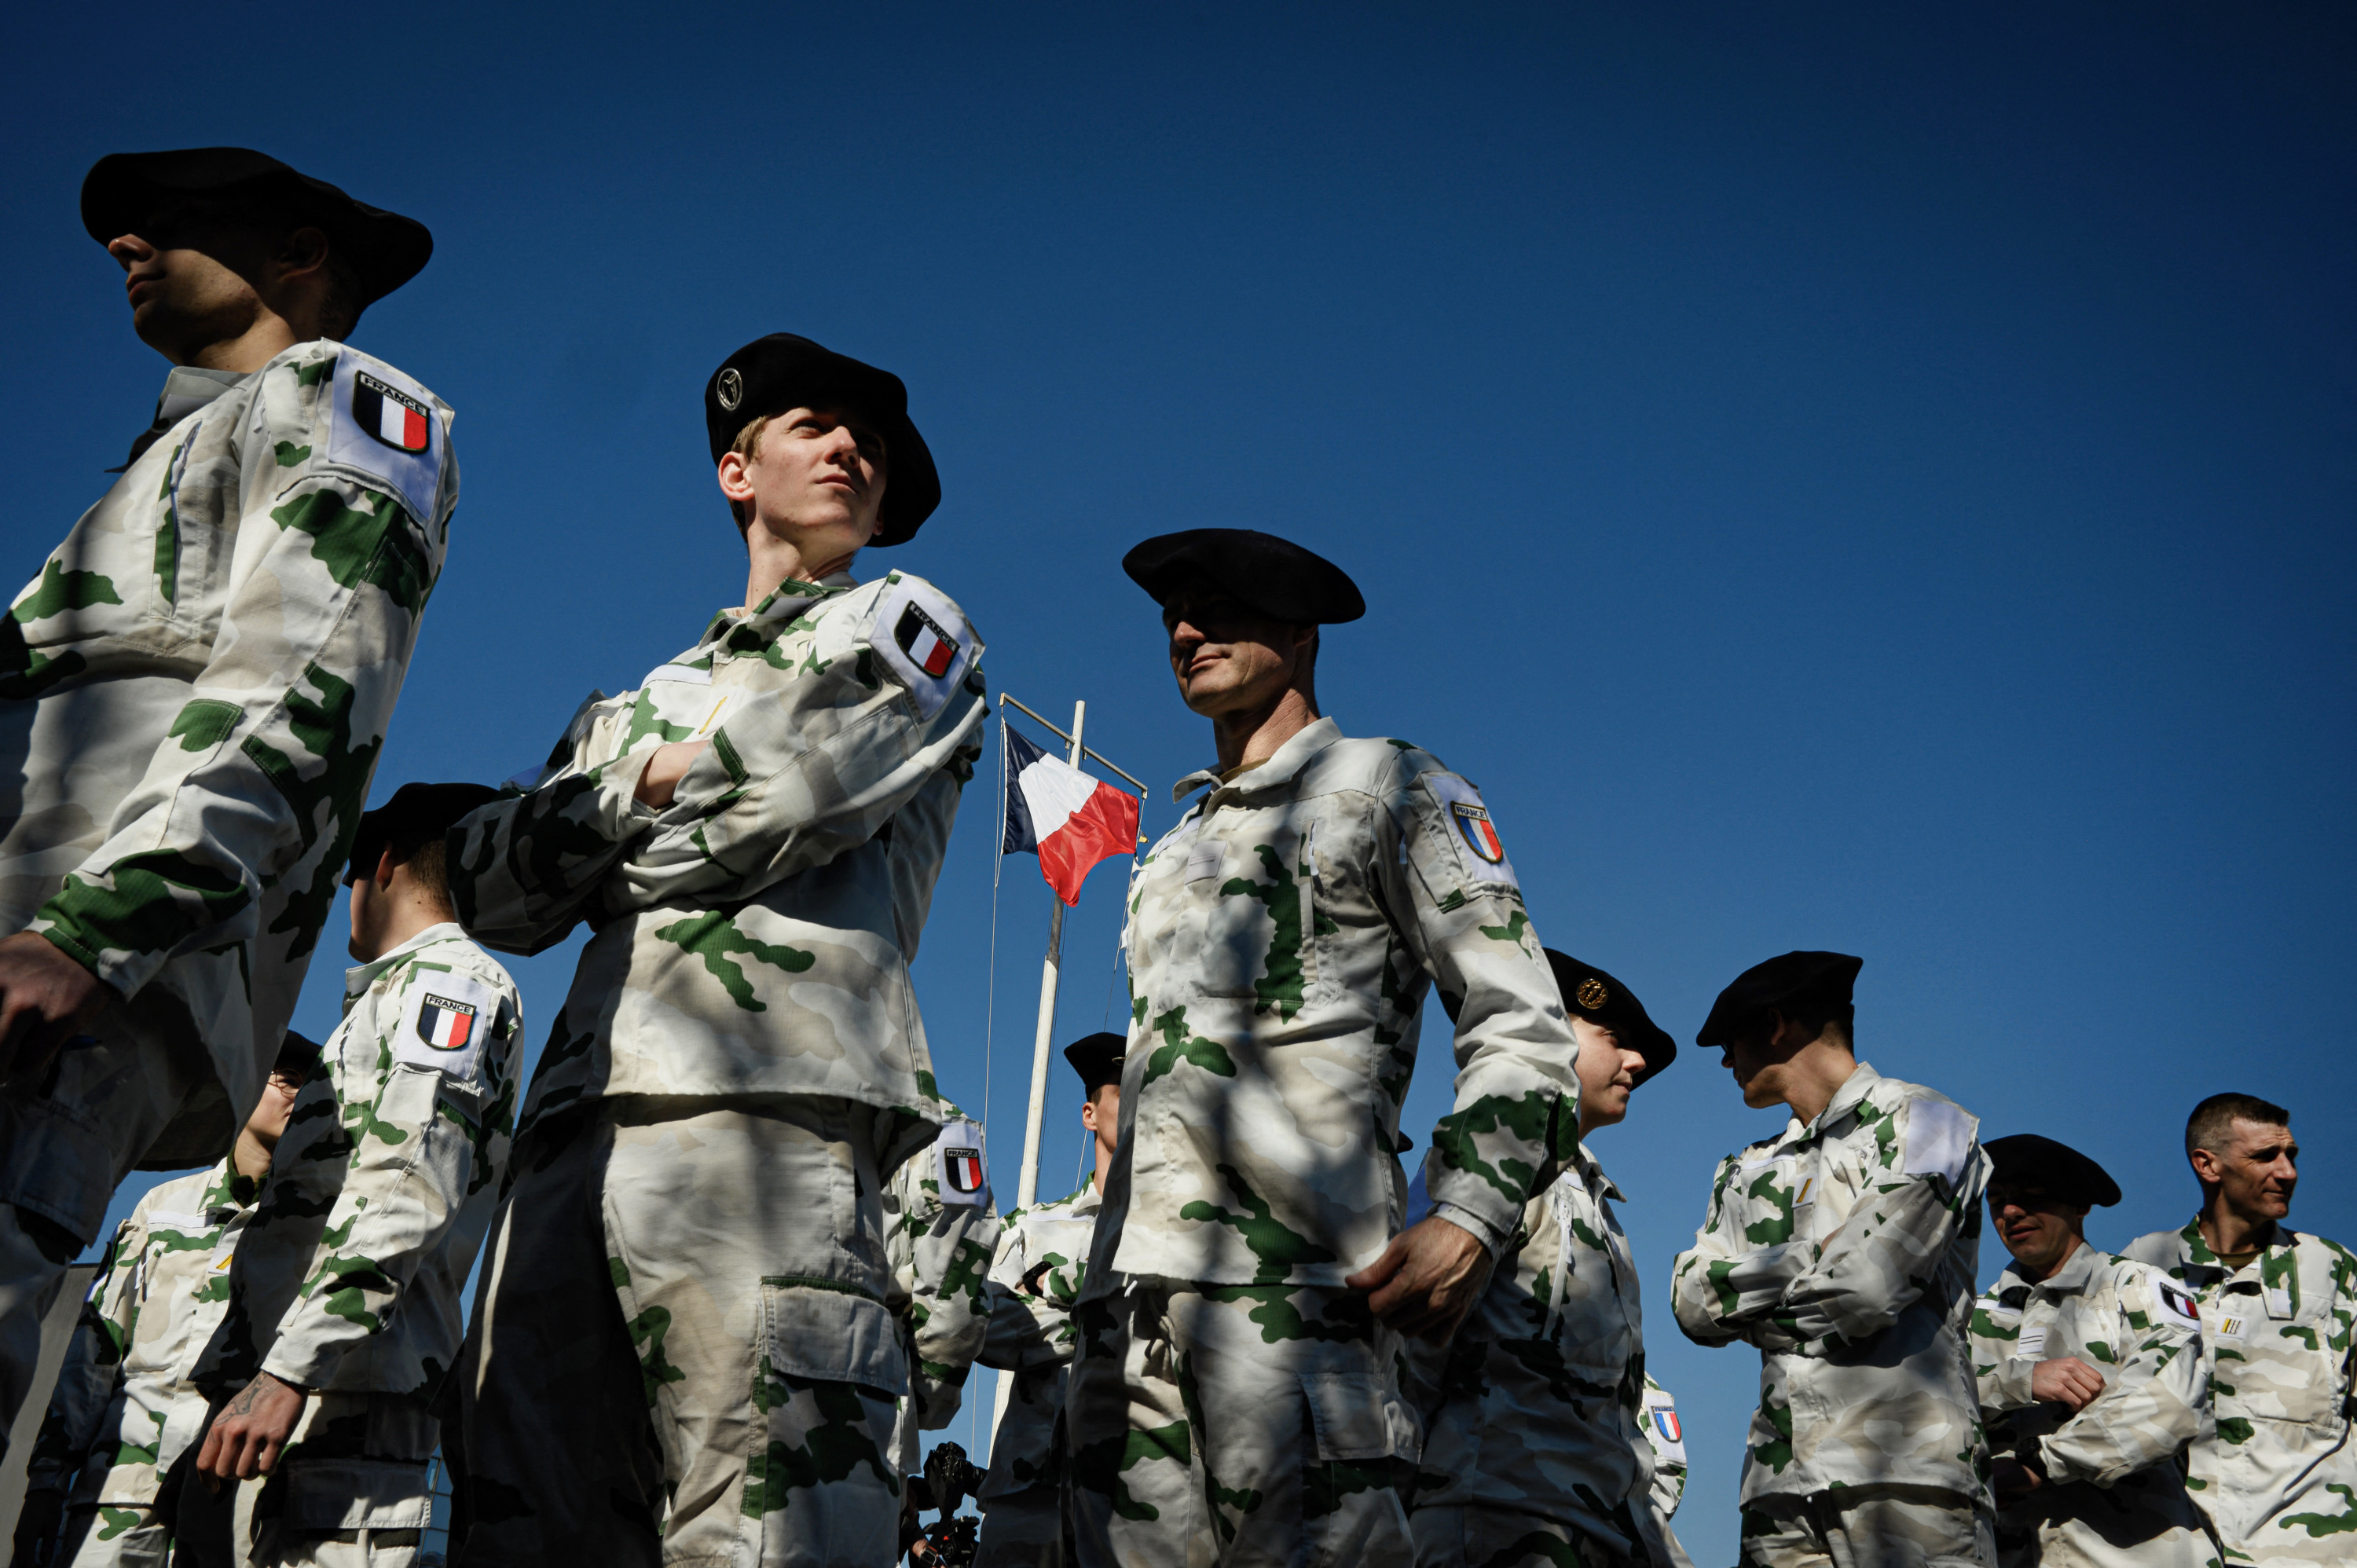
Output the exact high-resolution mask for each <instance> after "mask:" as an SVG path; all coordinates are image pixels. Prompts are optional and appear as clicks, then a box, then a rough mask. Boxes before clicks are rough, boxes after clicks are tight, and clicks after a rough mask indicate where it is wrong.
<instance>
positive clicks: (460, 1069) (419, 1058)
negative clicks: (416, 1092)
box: [393, 969, 500, 1083]
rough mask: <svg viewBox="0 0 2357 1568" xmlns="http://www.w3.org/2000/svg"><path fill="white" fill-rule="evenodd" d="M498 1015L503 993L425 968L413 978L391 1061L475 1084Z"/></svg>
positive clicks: (463, 976) (463, 977)
mask: <svg viewBox="0 0 2357 1568" xmlns="http://www.w3.org/2000/svg"><path fill="white" fill-rule="evenodd" d="M499 1015H500V999H499V995H498V993H496V992H494V991H493V990H492V989H491V988H490V986H488V985H486V984H484V983H482V982H481V981H479V980H477V979H475V978H474V977H473V976H472V975H466V974H457V973H454V972H451V971H449V970H444V969H421V970H419V971H418V972H416V973H415V974H414V975H412V976H411V977H410V981H409V999H408V1001H407V1003H406V1004H404V1006H403V1008H402V1017H401V1022H400V1024H399V1025H398V1026H396V1027H395V1028H394V1030H393V1060H394V1061H396V1062H399V1063H402V1064H403V1065H404V1066H408V1067H420V1068H430V1069H433V1070H434V1071H436V1072H438V1073H442V1074H444V1075H445V1076H446V1077H448V1078H450V1079H454V1080H456V1081H457V1082H460V1083H471V1082H472V1081H474V1079H475V1073H476V1069H477V1068H478V1067H479V1066H480V1065H481V1062H482V1059H483V1043H484V1041H485V1040H486V1039H488V1038H489V1037H490V1032H491V1029H492V1026H494V1025H495V1024H496V1023H497V1022H498V1021H499Z"/></svg>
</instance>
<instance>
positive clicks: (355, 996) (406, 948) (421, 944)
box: [344, 920, 467, 1007]
mask: <svg viewBox="0 0 2357 1568" xmlns="http://www.w3.org/2000/svg"><path fill="white" fill-rule="evenodd" d="M466 935H467V932H466V929H465V928H464V927H462V926H460V925H459V924H458V923H457V921H456V920H442V921H437V922H436V923H435V924H434V925H431V926H428V927H426V928H425V929H424V930H422V931H420V932H418V933H417V934H416V935H415V936H414V937H412V938H410V939H409V940H407V941H405V942H404V943H402V944H401V945H400V946H399V947H397V948H394V949H393V950H391V951H389V952H387V953H385V954H384V955H383V956H382V957H381V958H377V959H373V960H371V961H369V962H367V963H361V964H354V965H353V966H352V967H351V968H350V969H348V970H346V971H344V1005H345V1006H347V1007H349V1006H350V1005H351V1004H353V1003H354V1002H356V1001H358V1000H359V999H360V998H361V995H362V994H363V993H366V992H367V990H368V988H369V987H370V986H371V985H374V984H375V983H376V978H377V976H378V975H380V974H382V973H383V972H385V971H386V970H388V969H391V968H392V967H393V965H394V964H396V963H399V962H400V961H402V960H403V959H405V958H407V957H409V955H410V954H412V953H414V952H415V951H417V950H419V949H420V948H430V947H432V946H434V945H435V944H436V943H437V942H451V941H463V940H465V939H466Z"/></svg>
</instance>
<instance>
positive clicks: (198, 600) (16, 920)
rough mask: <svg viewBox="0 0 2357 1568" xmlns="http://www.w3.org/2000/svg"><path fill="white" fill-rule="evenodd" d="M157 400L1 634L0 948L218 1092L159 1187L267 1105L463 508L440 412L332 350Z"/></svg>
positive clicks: (216, 1150)
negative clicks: (379, 426) (151, 1024)
mask: <svg viewBox="0 0 2357 1568" xmlns="http://www.w3.org/2000/svg"><path fill="white" fill-rule="evenodd" d="M362 374H366V375H370V376H372V377H374V378H375V379H377V380H379V381H382V382H384V383H387V384H389V385H391V386H393V387H394V388H396V389H399V390H401V391H402V392H407V393H411V394H414V397H415V398H416V400H417V401H418V402H420V403H422V404H423V405H424V406H425V407H427V408H429V409H430V410H431V417H430V418H429V419H428V420H427V421H426V424H427V426H428V432H427V442H428V446H427V448H426V450H425V452H423V453H420V454H410V453H406V452H404V451H401V450H399V449H397V448H394V447H393V446H386V445H384V444H383V443H382V442H381V441H378V440H375V439H374V438H372V437H369V436H367V435H362V434H360V433H359V432H358V430H357V427H356V424H355V422H354V421H353V418H352V412H351V399H352V394H353V389H354V386H355V385H356V378H357V377H358V376H360V375H362ZM163 405H164V414H165V415H166V416H168V415H169V414H171V413H172V412H173V411H175V410H178V411H180V414H179V417H178V421H177V423H175V424H172V425H171V427H170V428H169V430H168V432H167V434H165V435H163V436H162V438H161V439H159V440H157V441H156V442H155V444H154V445H153V446H150V447H149V448H148V449H147V450H146V452H145V454H144V455H142V456H140V457H139V459H138V460H137V461H136V462H135V463H133V464H132V465H131V467H130V468H129V469H128V470H127V471H126V472H125V473H124V475H123V477H122V478H120V479H119V480H117V481H116V483H115V485H114V487H113V489H110V490H109V491H108V492H107V493H106V495H105V497H104V498H103V499H101V500H100V501H99V502H98V504H97V505H96V506H94V507H92V508H91V510H89V511H88V512H86V513H84V514H83V515H82V517H81V521H79V522H77V523H76V524H75V525H74V527H73V530H72V532H70V534H69V535H68V536H67V538H66V542H64V543H63V544H62V545H60V546H59V548H58V549H57V551H56V552H55V553H52V554H51V555H50V556H49V558H48V561H47V562H45V563H44V564H42V565H41V567H40V569H39V571H38V573H36V574H35V575H34V577H33V580H32V581H31V582H30V583H28V584H27V585H26V586H25V588H24V590H23V591H22V592H20V593H19V594H17V596H16V600H15V602H14V604H13V605H12V606H11V607H10V611H9V615H8V618H6V619H5V621H0V753H5V754H7V755H8V757H10V758H11V760H12V761H18V760H20V763H21V767H22V769H23V783H22V785H21V788H20V789H19V791H17V792H16V798H15V799H13V800H0V931H14V930H16V929H23V928H26V927H29V928H30V929H34V930H38V931H39V932H41V933H42V934H43V935H44V936H46V937H48V940H51V941H52V942H55V943H56V944H57V945H58V946H59V948H61V949H63V950H65V951H66V952H68V953H70V954H71V955H73V956H74V957H75V958H77V959H79V960H81V961H82V962H83V963H84V964H86V965H87V966H89V968H90V970H91V972H92V973H94V974H96V975H97V976H98V977H99V978H100V979H101V980H103V981H104V982H106V983H107V984H109V985H110V986H113V988H114V989H115V990H116V991H117V992H119V993H122V994H123V995H124V996H126V997H130V998H132V1000H133V1005H134V1006H135V1007H138V1006H145V1008H146V1009H147V1010H148V1011H150V1012H152V1013H153V1014H155V1015H156V1017H157V1018H159V1019H160V1020H164V1021H165V1023H166V1026H167V1032H169V1033H171V1034H173V1035H174V1036H176V1037H180V1038H185V1039H187V1040H188V1041H189V1042H190V1043H191V1045H192V1046H193V1045H194V1044H195V1043H196V1042H201V1043H202V1046H203V1048H204V1049H205V1050H207V1051H209V1052H210V1059H211V1067H212V1070H213V1072H214V1074H215V1075H216V1076H217V1077H218V1079H219V1080H220V1082H221V1086H222V1088H223V1089H224V1090H226V1094H225V1096H223V1097H219V1098H209V1099H208V1100H207V1101H205V1105H204V1108H203V1113H202V1115H201V1117H200V1119H199V1122H198V1124H194V1125H189V1124H186V1123H185V1122H184V1124H182V1125H180V1126H178V1127H176V1128H175V1129H174V1130H173V1131H172V1133H170V1134H169V1135H168V1136H167V1138H166V1139H165V1140H164V1141H163V1142H161V1143H159V1144H157V1145H156V1146H155V1147H154V1148H153V1149H152V1150H150V1151H149V1152H148V1153H147V1155H145V1157H144V1159H142V1160H141V1164H142V1165H145V1167H146V1168H149V1169H170V1168H172V1167H173V1166H175V1165H189V1164H194V1163H198V1162H199V1161H203V1160H210V1159H212V1158H214V1157H216V1156H218V1155H220V1154H221V1152H222V1151H223V1150H224V1149H225V1148H226V1147H227V1146H228V1144H229V1143H230V1141H231V1137H232V1136H233V1135H234V1133H235V1131H236V1128H237V1126H238V1124H239V1122H241V1121H242V1116H243V1113H244V1112H245V1111H246V1110H247V1109H249V1108H250V1107H252V1106H253V1104H254V1103H255V1102H256V1101H259V1100H260V1098H261V1095H262V1085H263V1080H264V1078H265V1077H266V1076H267V1074H268V1072H269V1068H270V1064H271V1061H272V1060H273V1059H274V1057H275V1056H276V1054H277V1051H278V1046H279V1041H280V1040H281V1038H282V1037H283V1036H285V1031H286V1023H287V1019H288V1018H289V1017H290V1016H291V1015H292V1014H293V1013H294V1010H295V998H296V993H297V992H299V991H300V990H301V989H302V984H303V975H304V972H305V970H306V969H307V967H308V966H309V963H310V959H311V953H312V950H313V948H314V947H315V945H316V944H317V940H318V935H319V930H320V928H321V927H322V926H323V925H324V924H325V923H326V921H327V918H328V907H329V905H330V904H332V903H333V901H334V899H335V897H336V890H337V877H338V875H339V874H340V873H341V872H342V870H343V868H344V861H345V858H346V855H347V854H348V853H349V851H350V845H351V838H352V833H353V831H354V828H355V826H356V825H357V823H358V822H359V819H360V814H361V808H362V806H363V805H364V803H365V801H366V800H367V796H368V789H369V779H370V775H371V773H372V772H373V771H374V770H375V768H376V761H377V757H378V754H379V752H380V751H381V750H382V746H383V745H384V733H385V726H386V725H387V723H388V722H389V721H390V720H391V718H392V716H393V700H394V698H396V697H397V696H399V695H400V693H401V682H402V677H403V674H404V671H406V669H407V667H408V663H409V656H410V652H411V650H413V649H414V647H415V645H416V641H417V630H418V623H419V618H420V617H421V616H422V615H423V614H424V612H425V601H426V598H427V596H429V595H430V594H431V593H432V592H433V589H434V585H435V581H436V577H437V576H438V575H440V573H441V569H442V562H443V557H444V553H445V551H446V549H447V544H448V528H449V519H450V511H451V509H452V507H453V506H454V505H456V503H457V495H458V470H457V463H456V462H455V461H454V460H453V459H452V457H451V455H450V446H449V430H450V421H451V414H450V411H449V409H448V408H447V406H445V405H444V404H443V403H441V402H440V401H439V400H438V399H436V398H435V397H434V396H433V394H432V393H430V392H425V389H423V388H421V387H418V386H416V384H415V383H414V382H413V381H409V380H408V378H406V377H404V376H403V375H402V374H401V373H400V372H399V371H395V370H393V369H392V368H391V367H390V366H387V365H385V364H383V363H382V362H381V361H379V360H373V359H371V358H370V357H369V356H368V355H366V354H363V353H361V351H360V350H358V349H351V348H348V347H346V346H344V345H342V344H339V343H334V342H328V341H319V342H312V343H303V344H298V345H296V347H294V348H292V349H287V350H285V352H284V353H281V354H279V355H278V356H277V357H276V358H275V359H274V360H271V361H270V362H269V363H268V364H267V365H265V366H264V367H263V368H262V369H261V370H260V371H255V372H253V374H251V375H246V376H232V375H229V374H226V373H224V372H218V371H199V370H185V369H184V370H176V371H173V372H172V373H171V375H170V376H169V377H168V378H167V381H166V385H165V392H164V398H163ZM0 771H5V772H14V771H16V768H14V767H12V768H6V769H0ZM106 1199H107V1193H106V1191H104V1190H101V1191H98V1192H96V1193H95V1194H93V1195H92V1197H91V1205H92V1208H91V1216H90V1218H89V1224H90V1225H91V1227H93V1228H94V1227H95V1226H96V1224H97V1223H98V1216H99V1215H102V1213H103V1212H104V1209H105V1207H106ZM55 1218H57V1219H59V1223H61V1224H66V1225H68V1227H69V1229H71V1228H73V1224H74V1219H70V1218H68V1217H65V1216H57V1217H55ZM76 1218H78V1217H76ZM85 1239H87V1238H85Z"/></svg>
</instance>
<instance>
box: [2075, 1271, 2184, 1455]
mask: <svg viewBox="0 0 2357 1568" xmlns="http://www.w3.org/2000/svg"><path fill="white" fill-rule="evenodd" d="M2127 1270H2132V1271H2133V1273H2127V1277H2123V1278H2121V1279H2120V1280H2119V1282H2118V1283H2119V1316H2118V1322H2117V1327H2116V1331H2115V1335H2114V1337H2112V1338H2111V1339H2110V1340H2108V1341H2105V1342H2103V1343H2101V1344H2100V1345H2099V1344H2095V1343H2090V1344H2089V1345H2088V1347H2087V1349H2088V1351H2089V1353H2090V1355H2091V1356H2092V1357H2093V1359H2095V1360H2096V1361H2097V1362H2098V1363H2100V1365H2101V1368H2102V1370H2103V1373H2104V1381H2105V1383H2106V1385H2107V1386H2106V1387H2105V1388H2104V1391H2103V1392H2102V1393H2101V1394H2099V1395H2097V1396H2096V1397H2095V1399H2094V1400H2093V1402H2091V1403H2089V1404H2088V1406H2087V1407H2086V1408H2085V1409H2084V1410H2082V1411H2081V1412H2079V1413H2078V1414H2076V1415H2074V1416H2072V1418H2071V1419H2070V1420H2069V1421H2066V1422H2064V1423H2062V1424H2061V1426H2060V1427H2058V1428H2056V1429H2055V1430H2054V1431H2052V1432H2050V1433H2049V1434H2047V1435H2046V1436H2045V1437H2044V1438H2043V1439H2042V1440H2040V1444H2039V1457H2040V1460H2042V1461H2043V1463H2044V1466H2045V1470H2046V1477H2047V1479H2049V1480H2050V1481H2056V1482H2065V1481H2091V1482H2093V1484H2095V1485H2096V1486H2098V1487H2108V1486H2112V1485H2114V1484H2115V1483H2116V1482H2117V1481H2118V1480H2119V1479H2120V1478H2121V1477H2124V1476H2128V1475H2132V1474H2134V1473H2135V1472H2136V1471H2138V1470H2141V1469H2144V1468H2146V1467H2147V1466H2152V1465H2158V1464H2160V1463H2162V1462H2163V1461H2165V1460H2169V1459H2174V1458H2175V1457H2176V1456H2177V1455H2179V1454H2181V1453H2183V1452H2184V1451H2185V1449H2186V1447H2187V1446H2188V1445H2189V1444H2191V1443H2192V1441H2193V1440H2194V1438H2195V1437H2196V1436H2198V1435H2199V1434H2201V1427H2202V1424H2203V1423H2204V1421H2205V1419H2206V1417H2207V1416H2208V1413H2209V1408H2210V1380H2209V1376H2208V1374H2207V1373H2206V1372H2205V1371H2204V1369H2203V1367H2202V1359H2201V1319H2200V1318H2199V1317H2198V1316H2191V1315H2190V1314H2188V1313H2185V1312H2183V1311H2179V1310H2176V1309H2174V1308H2172V1306H2171V1305H2170V1304H2169V1302H2168V1301H2167V1300H2166V1299H2165V1298H2164V1297H2162V1296H2161V1294H2160V1293H2159V1291H2158V1289H2157V1288H2156V1285H2155V1280H2154V1278H2153V1277H2152V1276H2151V1275H2148V1274H2147V1272H2146V1271H2145V1270H2144V1269H2142V1268H2141V1267H2140V1266H2136V1265H2128V1266H2127ZM2126 1272H2127V1271H2126V1270H2124V1273H2126ZM2115 1358H2117V1359H2115Z"/></svg>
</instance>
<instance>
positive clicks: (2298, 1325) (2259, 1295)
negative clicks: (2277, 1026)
mask: <svg viewBox="0 0 2357 1568" xmlns="http://www.w3.org/2000/svg"><path fill="white" fill-rule="evenodd" d="M2185 1157H2186V1161H2187V1163H2188V1164H2190V1165H2192V1167H2193V1176H2194V1179H2195V1180H2197V1181H2199V1182H2200V1183H2201V1212H2200V1213H2198V1214H2196V1215H2195V1216H2194V1217H2193V1218H2192V1219H2190V1220H2189V1221H2187V1223H2186V1226H2185V1229H2184V1230H2156V1231H2154V1232H2153V1233H2152V1234H2150V1235H2148V1236H2140V1237H2138V1238H2137V1239H2136V1240H2135V1241H2133V1242H2131V1243H2129V1245H2128V1247H2127V1256H2129V1257H2131V1258H2134V1259H2135V1260H2136V1261H2137V1262H2142V1263H2150V1264H2152V1265H2153V1266H2154V1267H2155V1268H2158V1269H2161V1270H2164V1271H2166V1272H2167V1273H2168V1274H2169V1278H2170V1279H2172V1280H2174V1281H2176V1282H2177V1283H2178V1284H2179V1285H2180V1286H2182V1287H2183V1288H2184V1289H2186V1290H2188V1291H2190V1292H2191V1293H2192V1294H2194V1295H2195V1296H2196V1297H2198V1298H2199V1299H2200V1301H2201V1337H2202V1341H2203V1344H2204V1345H2205V1347H2206V1348H2207V1349H2208V1351H2209V1367H2210V1404H2211V1415H2212V1426H2211V1430H2210V1431H2209V1432H2206V1433H2205V1434H2203V1435H2202V1436H2201V1439H2200V1440H2199V1441H2197V1442H2196V1443H2195V1444H2193V1448H2192V1452H2191V1455H2190V1461H2191V1466H2190V1474H2189V1476H2188V1477H2187V1480H2186V1485H2187V1486H2189V1487H2191V1488H2192V1491H2193V1497H2194V1500H2195V1501H2197V1502H2199V1503H2200V1504H2201V1506H2202V1508H2203V1509H2205V1510H2206V1511H2207V1512H2208V1513H2209V1515H2210V1519H2211V1521H2212V1523H2213V1524H2215V1525H2216V1526H2217V1527H2218V1535H2219V1538H2220V1540H2222V1541H2224V1543H2225V1546H2226V1551H2227V1552H2228V1554H2229V1561H2231V1562H2232V1563H2234V1564H2235V1568H2244V1564H2245V1563H2248V1564H2251V1565H2253V1568H2289V1565H2290V1564H2295V1563H2347V1562H2348V1561H2349V1560H2350V1556H2351V1554H2352V1551H2357V1433H2352V1416H2357V1393H2352V1369H2357V1333H2352V1323H2357V1256H2352V1254H2351V1252H2350V1251H2349V1249H2348V1248H2346V1247H2344V1246H2342V1245H2341V1243H2340V1242H2338V1241H2328V1240H2325V1239H2324V1238H2323V1237H2321V1236H2319V1235H2316V1234H2314V1233H2313V1232H2310V1231H2306V1230H2293V1229H2292V1228H2291V1227H2290V1226H2289V1225H2287V1224H2286V1223H2285V1220H2286V1219H2288V1218H2289V1217H2290V1214H2291V1195H2292V1191H2293V1189H2294V1188H2295V1187H2298V1185H2299V1144H2298V1140H2296V1139H2295V1138H2293V1136H2292V1135H2291V1113H2290V1112H2287V1111H2286V1110H2285V1109H2284V1108H2283V1107H2282V1106H2280V1105H2273V1104H2270V1103H2268V1102H2267V1101H2264V1100H2261V1099H2260V1098H2259V1097H2258V1096H2256V1095H2255V1094H2213V1095H2212V1096H2211V1097H2210V1098H2209V1099H2207V1100H2205V1101H2202V1102H2201V1104H2199V1105H2197V1106H2195V1107H2194V1108H2193V1114H2192V1115H2191V1116H2190V1117H2189V1118H2188V1119H2187V1121H2186V1123H2185Z"/></svg>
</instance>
